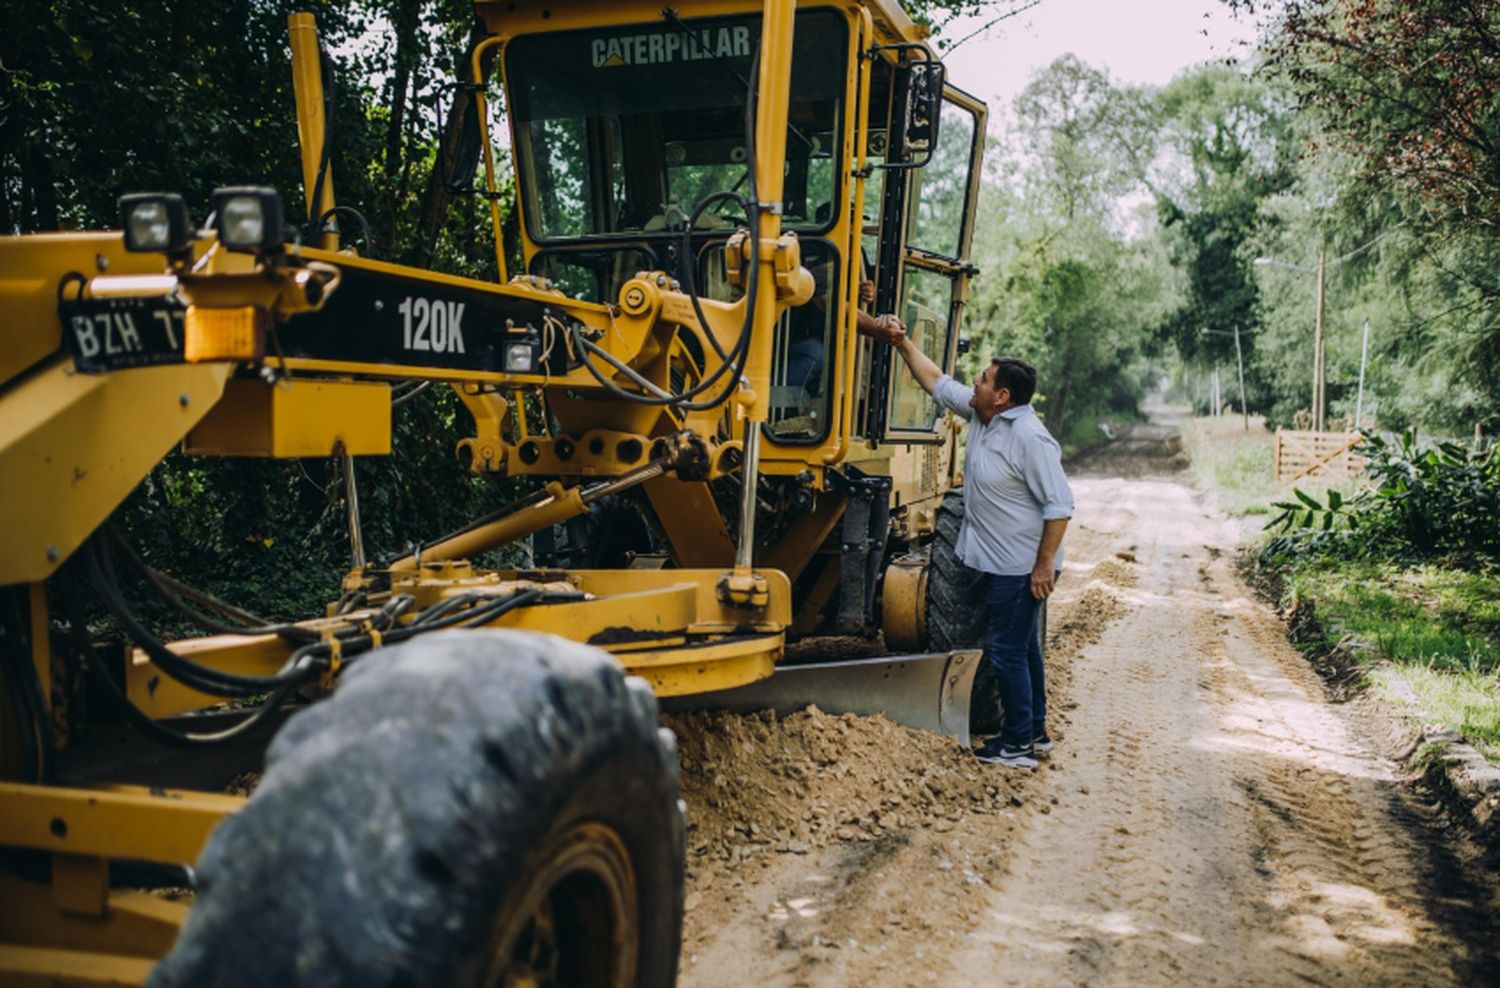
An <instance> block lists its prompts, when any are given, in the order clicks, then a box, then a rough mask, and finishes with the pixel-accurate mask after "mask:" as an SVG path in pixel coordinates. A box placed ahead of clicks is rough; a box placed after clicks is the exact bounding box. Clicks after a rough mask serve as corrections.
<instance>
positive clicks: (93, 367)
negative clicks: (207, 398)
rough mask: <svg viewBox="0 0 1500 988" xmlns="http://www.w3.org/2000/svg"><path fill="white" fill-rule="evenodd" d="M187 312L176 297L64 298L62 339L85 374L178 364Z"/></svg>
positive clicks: (60, 313) (60, 311)
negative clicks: (66, 299) (67, 299)
mask: <svg viewBox="0 0 1500 988" xmlns="http://www.w3.org/2000/svg"><path fill="white" fill-rule="evenodd" d="M186 312H187V307H186V306H184V305H183V304H182V303H181V302H179V301H178V300H177V299H175V298H169V297H166V296H152V297H145V298H86V299H74V300H72V301H66V302H62V303H60V304H59V306H58V315H59V316H60V317H61V318H62V324H63V338H64V340H65V341H66V343H67V345H68V349H69V350H70V351H71V352H72V354H73V363H74V365H75V366H76V367H77V368H78V369H79V370H80V371H83V372H85V373H90V374H94V373H99V372H101V371H110V370H118V369H120V368H124V367H147V366H150V365H152V364H180V363H182V323H183V317H184V315H185V314H186Z"/></svg>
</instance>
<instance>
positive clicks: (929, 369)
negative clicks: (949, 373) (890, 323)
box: [893, 334, 943, 394]
mask: <svg viewBox="0 0 1500 988" xmlns="http://www.w3.org/2000/svg"><path fill="white" fill-rule="evenodd" d="M893 345H894V346H895V348H896V352H897V353H899V354H901V359H902V360H904V361H906V366H907V367H910V368H911V372H912V376H913V377H915V378H916V379H917V383H918V384H920V385H921V386H922V390H923V391H926V392H927V393H928V394H932V389H933V388H936V387H937V383H938V380H939V379H940V378H941V377H942V376H943V371H942V369H941V368H940V367H938V365H937V364H935V363H933V362H932V358H931V357H929V356H927V354H925V353H923V352H922V351H921V350H919V349H918V348H917V345H916V343H914V342H912V338H911V337H910V336H907V335H905V334H902V336H901V339H900V341H899V342H897V343H895V344H893Z"/></svg>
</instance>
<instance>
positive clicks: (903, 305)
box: [875, 86, 985, 443]
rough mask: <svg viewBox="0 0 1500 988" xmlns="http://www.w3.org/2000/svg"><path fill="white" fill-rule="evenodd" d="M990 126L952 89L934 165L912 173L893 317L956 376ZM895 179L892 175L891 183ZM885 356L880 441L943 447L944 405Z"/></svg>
mask: <svg viewBox="0 0 1500 988" xmlns="http://www.w3.org/2000/svg"><path fill="white" fill-rule="evenodd" d="M984 125H985V106H984V103H982V102H981V101H979V100H977V99H975V98H974V97H973V96H970V95H969V94H968V93H965V92H964V91H963V90H960V89H957V88H956V87H953V86H947V87H945V89H944V92H943V106H942V121H941V124H940V125H939V127H938V140H937V146H936V148H935V150H934V152H933V155H932V159H931V161H929V162H928V164H927V165H926V166H925V167H923V168H920V169H914V170H912V171H910V172H908V173H907V176H908V177H907V181H908V182H909V186H908V188H907V189H906V197H905V199H906V202H905V230H904V236H903V237H902V249H901V254H900V264H899V268H898V270H897V272H896V293H895V297H896V306H895V308H894V311H895V312H896V313H897V315H899V316H900V317H901V321H902V322H904V323H905V324H906V327H907V330H908V332H909V333H910V335H911V337H912V339H913V340H914V341H915V342H916V344H917V346H918V347H919V348H921V350H922V352H923V353H925V354H927V355H928V356H929V357H931V358H932V360H933V361H934V362H935V363H937V364H938V366H940V367H942V368H943V370H944V371H946V372H948V373H950V374H951V373H952V372H953V365H954V362H955V361H956V360H957V358H958V336H959V327H960V322H961V319H962V316H963V310H964V304H965V303H966V302H967V300H968V294H969V279H970V278H971V277H972V276H973V275H974V274H976V273H977V270H976V269H975V268H974V267H973V266H972V265H971V264H970V263H969V246H970V243H971V242H972V240H973V233H974V230H973V227H974V204H975V200H976V196H977V193H978V190H979V180H980V166H981V162H982V158H983V154H984ZM898 174H899V173H898ZM894 179H895V176H894V175H892V176H890V177H889V179H888V180H894ZM888 202H889V200H888ZM880 349H881V350H882V351H883V353H882V355H883V356H884V357H885V362H886V364H887V365H888V366H886V367H885V368H883V369H879V370H881V371H882V372H883V378H884V379H883V382H882V383H883V384H884V391H885V400H884V401H881V402H877V403H876V407H877V409H878V410H879V412H880V413H881V416H882V418H881V422H880V428H879V430H878V431H877V432H876V433H875V434H877V435H880V436H881V437H882V439H883V440H884V441H885V442H890V443H938V442H941V441H943V438H944V435H945V433H943V432H941V431H940V430H939V427H938V426H939V414H938V406H937V403H936V402H934V401H933V400H932V398H931V396H929V395H928V394H927V392H926V391H924V390H922V386H921V384H919V383H918V382H917V379H916V378H915V377H914V376H912V373H911V371H910V370H908V369H907V367H906V362H905V361H904V360H901V359H900V358H899V357H896V356H894V354H893V351H890V350H889V349H887V348H883V347H882V348H880Z"/></svg>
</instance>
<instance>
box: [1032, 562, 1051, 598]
mask: <svg viewBox="0 0 1500 988" xmlns="http://www.w3.org/2000/svg"><path fill="white" fill-rule="evenodd" d="M1056 573H1057V571H1056V570H1055V569H1053V568H1052V560H1050V559H1038V560H1037V561H1036V565H1035V566H1033V567H1032V568H1031V595H1032V596H1033V597H1035V598H1036V599H1037V600H1046V599H1047V598H1048V597H1049V596H1051V594H1052V586H1053V584H1054V582H1055V581H1056V580H1057V575H1056Z"/></svg>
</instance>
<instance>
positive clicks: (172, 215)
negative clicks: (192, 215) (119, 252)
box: [119, 192, 193, 254]
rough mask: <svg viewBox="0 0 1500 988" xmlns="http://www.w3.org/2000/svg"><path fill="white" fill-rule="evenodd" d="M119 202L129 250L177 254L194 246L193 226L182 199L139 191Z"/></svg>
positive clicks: (164, 194) (121, 220)
mask: <svg viewBox="0 0 1500 988" xmlns="http://www.w3.org/2000/svg"><path fill="white" fill-rule="evenodd" d="M119 202H120V226H122V227H124V229H125V249H126V250H129V251H137V252H146V251H161V252H163V253H166V254H176V253H178V252H179V251H183V250H186V249H187V248H188V247H190V246H192V243H193V225H192V222H191V221H190V220H189V219H188V211H187V204H186V203H184V202H183V201H182V196H179V195H175V194H173V193H170V192H138V193H134V194H132V195H128V196H121V197H120V200H119Z"/></svg>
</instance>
